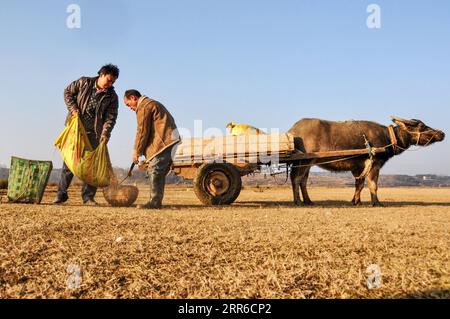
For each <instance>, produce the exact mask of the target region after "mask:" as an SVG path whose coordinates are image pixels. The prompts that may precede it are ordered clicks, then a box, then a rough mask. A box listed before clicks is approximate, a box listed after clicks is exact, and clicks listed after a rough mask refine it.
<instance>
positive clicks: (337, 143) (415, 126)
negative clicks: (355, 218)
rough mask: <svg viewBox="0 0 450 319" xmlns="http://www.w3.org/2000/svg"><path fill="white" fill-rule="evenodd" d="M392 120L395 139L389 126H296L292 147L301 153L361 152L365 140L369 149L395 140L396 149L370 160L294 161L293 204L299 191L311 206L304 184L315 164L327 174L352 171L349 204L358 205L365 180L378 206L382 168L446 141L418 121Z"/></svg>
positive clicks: (310, 123)
mask: <svg viewBox="0 0 450 319" xmlns="http://www.w3.org/2000/svg"><path fill="white" fill-rule="evenodd" d="M392 121H393V122H394V123H395V124H396V126H394V127H393V131H391V132H393V134H394V136H395V137H391V135H390V133H389V129H388V127H386V126H383V125H380V124H378V123H375V122H370V121H345V122H332V121H326V120H321V119H302V120H300V121H298V122H297V123H295V124H294V126H293V127H292V128H291V129H290V130H289V133H290V134H292V135H293V136H294V141H295V148H296V149H297V150H299V151H301V152H306V153H311V152H324V151H337V150H352V149H362V148H365V147H366V140H367V141H369V142H370V144H371V146H372V147H383V146H386V145H390V144H392V141H393V140H394V141H395V139H396V140H397V146H395V145H393V146H390V147H389V148H387V151H386V152H384V153H378V154H376V155H374V156H373V157H372V161H371V160H369V154H367V155H361V156H357V157H354V158H351V159H346V160H343V161H338V162H333V163H324V162H329V161H330V160H334V159H330V158H326V159H323V158H322V159H308V160H302V161H296V162H294V163H293V167H292V171H291V182H292V189H293V192H294V204H295V205H298V206H299V205H301V201H300V194H299V188H300V189H301V191H302V195H303V204H304V205H312V204H313V203H312V201H311V199H310V198H309V195H308V191H307V189H306V185H307V181H308V176H309V171H310V168H311V166H313V165H318V166H319V167H321V168H323V169H326V170H329V171H335V172H343V171H350V172H352V174H353V176H354V177H355V195H354V196H353V199H352V202H353V204H355V205H359V204H361V197H360V195H361V191H362V190H363V188H364V182H365V178H366V177H367V179H368V186H369V189H370V195H371V198H372V205H373V206H381V203H380V202H379V200H378V197H377V188H378V186H377V184H378V175H379V173H380V169H381V168H382V167H383V165H384V164H385V163H386V162H387V161H388V160H389V159H390V158H391V157H393V156H394V155H398V154H400V153H402V152H403V151H404V150H406V149H408V148H409V147H410V146H411V145H420V146H428V145H430V144H432V143H435V142H440V141H442V140H444V138H445V134H444V132H442V131H440V130H435V129H432V128H430V127H428V126H427V125H425V124H424V123H423V122H422V121H420V120H415V119H413V120H404V119H401V118H397V117H392ZM391 134H392V133H391ZM321 163H322V164H321ZM303 165H305V166H303ZM308 165H310V166H308ZM298 166H301V167H298Z"/></svg>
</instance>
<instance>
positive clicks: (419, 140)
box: [392, 116, 445, 146]
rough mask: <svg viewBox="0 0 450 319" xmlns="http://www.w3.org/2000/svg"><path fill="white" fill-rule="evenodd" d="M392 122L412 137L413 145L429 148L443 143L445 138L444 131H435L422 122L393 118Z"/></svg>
mask: <svg viewBox="0 0 450 319" xmlns="http://www.w3.org/2000/svg"><path fill="white" fill-rule="evenodd" d="M392 122H394V123H395V124H397V125H398V127H399V129H400V130H401V131H403V132H404V133H407V134H408V135H409V136H410V139H411V144H415V145H419V146H428V145H430V144H433V143H435V142H441V141H443V140H444V138H445V133H444V132H443V131H441V130H436V129H433V128H431V127H429V126H427V125H426V124H425V123H423V122H422V121H421V120H416V119H412V120H405V119H402V118H399V117H395V116H392Z"/></svg>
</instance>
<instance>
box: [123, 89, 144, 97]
mask: <svg viewBox="0 0 450 319" xmlns="http://www.w3.org/2000/svg"><path fill="white" fill-rule="evenodd" d="M131 96H135V97H137V98H140V97H141V96H142V95H141V93H139V91H138V90H127V91H125V97H126V98H127V99H129V98H130V97H131Z"/></svg>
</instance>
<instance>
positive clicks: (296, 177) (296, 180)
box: [291, 162, 302, 206]
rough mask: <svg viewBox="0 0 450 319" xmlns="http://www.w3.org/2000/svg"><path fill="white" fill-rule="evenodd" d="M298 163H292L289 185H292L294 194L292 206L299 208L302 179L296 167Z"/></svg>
mask: <svg viewBox="0 0 450 319" xmlns="http://www.w3.org/2000/svg"><path fill="white" fill-rule="evenodd" d="M299 165H300V162H294V164H293V166H292V170H291V183H292V192H293V194H294V205H296V206H300V205H301V200H300V192H299V190H300V181H301V179H302V177H301V176H300V168H299V167H298V166H299Z"/></svg>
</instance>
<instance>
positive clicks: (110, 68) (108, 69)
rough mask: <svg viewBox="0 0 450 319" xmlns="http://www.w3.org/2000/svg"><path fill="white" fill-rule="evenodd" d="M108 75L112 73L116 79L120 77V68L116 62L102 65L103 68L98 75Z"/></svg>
mask: <svg viewBox="0 0 450 319" xmlns="http://www.w3.org/2000/svg"><path fill="white" fill-rule="evenodd" d="M101 74H103V75H108V74H111V75H112V76H113V77H115V78H116V79H117V78H118V77H119V68H118V67H117V65H114V64H107V65H104V66H102V67H101V69H100V70H99V71H98V75H101Z"/></svg>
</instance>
